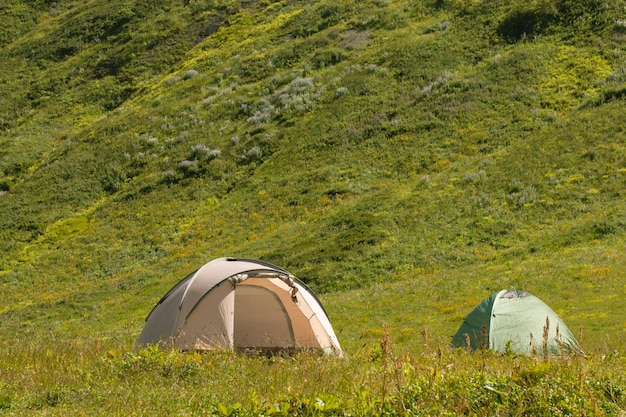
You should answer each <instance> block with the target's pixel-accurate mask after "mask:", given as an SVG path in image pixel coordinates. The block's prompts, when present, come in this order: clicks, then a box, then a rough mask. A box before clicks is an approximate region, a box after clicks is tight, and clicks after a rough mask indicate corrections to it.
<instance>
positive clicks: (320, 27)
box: [0, 0, 626, 415]
mask: <svg viewBox="0 0 626 417" xmlns="http://www.w3.org/2000/svg"><path fill="white" fill-rule="evenodd" d="M0 19H1V23H2V26H3V28H5V29H3V33H2V34H1V35H0V213H1V215H0V290H1V291H2V294H3V299H4V302H3V303H1V304H0V317H2V323H3V325H2V327H1V328H0V340H1V341H2V343H1V344H0V346H2V347H1V349H2V356H1V359H0V363H4V364H5V365H6V368H7V369H11V367H12V366H15V363H17V364H19V366H23V365H24V364H25V363H27V362H28V360H29V359H30V358H31V357H32V358H38V359H36V360H40V361H42V362H45V360H43V359H41V356H42V355H46V354H47V353H46V352H50V351H48V350H46V349H49V348H48V347H46V346H48V345H47V342H48V341H49V340H54V341H57V342H58V343H57V344H58V345H59V346H61V347H62V346H67V345H68V344H69V345H72V344H78V345H79V347H76V348H73V349H69V353H68V354H67V355H69V356H70V358H76V357H78V356H81V355H83V354H85V352H88V354H89V355H93V356H89V357H95V358H96V359H95V361H96V362H97V363H100V364H101V363H102V362H103V361H104V362H106V363H109V362H108V359H106V358H107V357H108V355H109V354H108V353H107V352H108V351H110V352H111V355H114V356H115V355H117V356H115V357H116V358H117V357H119V356H120V355H121V356H123V357H126V356H124V355H132V354H133V353H132V340H134V337H135V336H136V335H137V333H138V332H139V331H140V330H141V327H142V324H143V319H144V318H145V316H146V314H147V313H148V312H149V311H150V309H151V308H152V306H153V305H154V303H155V302H156V301H158V299H159V298H160V297H161V295H162V294H163V293H164V292H165V291H167V289H169V288H170V287H171V286H172V285H173V284H174V283H175V282H177V281H178V280H179V279H180V278H182V277H183V276H185V275H186V274H187V273H189V272H190V271H192V270H194V269H196V268H198V267H199V266H201V265H202V264H204V263H205V262H208V261H209V260H211V259H214V258H217V257H221V256H242V257H248V258H258V259H263V260H265V261H269V262H272V263H275V264H276V265H279V266H281V267H283V268H286V269H288V270H289V271H291V272H292V273H293V274H295V275H296V276H298V277H299V278H301V279H303V280H304V281H306V282H307V283H308V284H309V285H310V286H311V287H312V288H313V289H314V290H315V291H316V292H317V293H318V295H319V296H320V298H321V299H322V301H323V302H324V305H325V307H326V309H327V310H328V312H329V315H330V316H331V321H332V322H333V324H334V326H335V330H336V331H337V333H338V336H339V340H340V342H341V343H342V345H343V346H344V347H345V349H346V351H347V352H348V355H353V356H356V357H359V358H361V359H363V358H367V357H369V356H368V355H369V353H368V352H369V349H372V346H375V347H376V346H379V342H380V340H381V337H383V338H384V337H388V338H389V340H391V341H392V342H393V344H394V346H397V348H398V349H399V350H402V351H403V352H406V353H407V355H418V356H419V355H422V354H423V355H425V356H426V357H430V356H429V355H431V354H435V352H434V351H437V350H439V351H441V349H444V350H445V349H447V348H446V347H445V346H446V344H447V341H448V340H449V337H450V336H451V335H452V334H453V333H454V332H455V331H456V329H457V328H458V326H459V325H460V324H461V322H462V319H463V317H464V315H465V314H467V313H468V312H469V311H470V310H471V309H472V308H473V306H474V305H476V304H477V303H478V302H480V301H481V300H482V299H483V298H485V297H487V296H488V295H489V294H491V293H493V292H495V291H497V290H499V289H502V288H518V289H524V290H526V291H529V292H531V293H533V294H535V295H537V296H539V297H540V298H542V299H543V300H544V301H546V302H547V303H548V304H549V305H550V306H551V307H553V309H554V310H555V311H556V312H557V313H558V314H560V315H561V316H562V318H563V319H564V321H565V322H566V323H567V324H568V326H569V327H570V328H571V329H572V330H574V333H576V334H577V335H579V336H580V338H581V340H580V342H581V344H582V345H583V347H584V349H585V351H586V352H588V353H589V354H591V355H598V356H599V357H602V358H604V357H606V355H607V354H609V353H610V352H614V351H620V350H621V348H622V346H623V343H624V339H625V330H626V327H625V326H626V315H624V314H623V313H622V310H623V308H622V304H623V303H622V299H623V297H624V295H625V293H626V288H625V287H624V277H625V276H626V262H625V261H624V258H623V254H624V253H625V250H626V198H625V190H626V132H625V131H624V127H623V114H624V108H625V106H624V97H625V92H626V55H625V52H624V42H625V40H626V23H625V22H626V11H625V10H624V8H623V4H621V2H619V1H611V2H600V1H591V2H590V1H580V0H538V1H533V2H530V3H529V2H523V1H514V2H504V1H489V2H479V1H473V0H443V1H442V0H433V1H422V2H408V1H403V0H398V1H377V0H376V1H375V0H371V1H370V0H365V1H351V0H345V1H344V0H341V1H332V2H331V1H325V0H318V1H316V2H300V1H265V0H261V1H256V2H251V1H235V0H233V1H231V0H212V1H174V0H154V1H150V2H143V1H133V0H115V1H111V2H106V4H104V3H102V2H96V1H83V2H72V1H58V2H51V1H43V0H40V1H25V0H24V1H21V0H10V1H7V2H4V3H3V5H2V6H0ZM385 329H386V330H385ZM386 332H387V333H386ZM424 332H426V333H427V334H429V335H431V337H432V338H433V340H434V341H435V342H432V343H431V344H430V345H429V347H430V350H424V343H423V339H422V338H423V334H424ZM385 335H387V336H385ZM84 343H87V346H91V345H92V344H94V343H95V344H96V345H97V347H96V348H93V350H92V347H89V348H84V346H85V345H84ZM15 346H28V350H27V351H28V352H32V354H25V355H26V356H24V357H23V358H24V359H19V358H18V359H16V362H15V363H14V364H13V365H11V363H10V362H7V361H9V358H11V357H13V356H15V355H14V354H13V353H12V352H14V351H15V349H16V347H15ZM51 349H52V351H51V352H52V353H50V355H52V357H57V358H60V359H59V361H58V362H59V363H67V362H65V359H63V358H65V357H66V356H65V354H63V353H61V352H58V351H56V350H55V349H56V348H54V347H53V348H51ZM60 349H62V348H60ZM85 349H86V350H85ZM81 352H82V353H81ZM422 352H423V353H422ZM153 354H154V355H156V353H153ZM448 354H451V353H450V352H446V353H445V355H448ZM28 355H31V356H28ZM401 356H402V355H400V357H401ZM383 357H386V356H385V355H383ZM612 357H613V356H611V358H612ZM155 360H156V361H157V362H158V363H159V365H158V366H157V368H158V369H161V368H160V366H161V365H163V363H162V362H159V361H162V360H164V359H163V358H157V359H155ZM172 360H174V359H172ZM176 360H180V361H183V362H184V363H183V364H182V365H181V366H195V365H189V362H188V361H190V360H191V359H189V358H186V359H181V358H178V359H176ZM205 360H213V359H207V358H204V359H202V360H200V362H202V361H205ZM233 360H234V361H235V364H234V365H233V367H234V368H237V367H238V366H243V365H241V363H239V362H237V361H239V360H240V359H233ZM450 360H451V361H453V362H454V361H464V360H467V361H469V362H471V361H473V360H478V361H479V362H480V359H478V358H473V359H471V358H465V359H464V358H460V359H459V358H456V357H455V358H454V359H450ZM603 360H604V359H603ZM70 361H72V359H70ZM122 362H123V360H122ZM361 362H367V359H365V360H364V361H357V363H361ZM77 363H79V364H80V363H82V362H81V361H78V360H77ZM177 363H178V362H177ZM194 363H195V362H194ZM406 363H407V362H405V364H406ZM524 363H525V362H524ZM525 364H526V363H525ZM204 365H206V364H204ZM204 365H203V366H204ZM379 365H380V363H379ZM474 365H476V364H469V365H468V366H469V367H472V366H474ZM596 365H597V366H598V367H601V366H604V365H603V364H601V363H600V361H597V362H596V361H594V362H593V365H590V366H591V367H592V368H593V369H594V372H596V368H595V367H596ZM42 366H44V365H42ZM46 366H47V365H46ZM51 366H52V367H53V368H46V369H45V370H44V371H43V373H44V374H45V375H48V376H49V377H50V378H52V376H50V375H53V374H55V373H56V372H57V370H56V369H55V368H54V365H51ZM59 366H64V365H59ZM78 366H82V368H80V369H82V371H77V372H79V373H80V372H87V373H89V372H92V373H95V372H104V373H105V374H106V377H105V380H106V381H113V380H114V378H115V376H114V374H115V375H117V373H118V371H119V367H124V366H126V365H124V363H121V362H116V363H115V364H114V365H113V368H112V369H113V370H112V371H111V368H109V367H108V366H109V365H103V366H105V368H106V370H105V368H102V367H96V368H91V366H97V365H87V364H84V365H78ZM207 366H208V365H207ZM255 366H256V365H255ZM259 366H260V365H259ZM333 366H335V365H333ZM337 366H339V368H341V367H342V366H344V365H337ZM346 366H355V365H346ZM364 366H365V365H364ZM385 366H387V365H385ZM425 366H426V365H425ZM442 366H445V365H442ZM476 366H478V365H476ZM494 366H496V365H494ZM524 366H526V365H524ZM528 366H531V365H528ZM559 366H560V365H559ZM580 366H583V365H580ZM613 366H615V367H616V369H624V368H623V365H622V364H621V362H619V361H617V360H616V362H614V364H613ZM355 367H356V368H358V370H357V372H366V373H367V372H370V370H368V368H359V367H358V366H355ZM556 367H557V368H558V366H556ZM0 369H1V368H0ZM158 369H157V371H155V372H160V371H158ZM497 369H498V371H497V372H501V370H499V369H500V368H497ZM377 371H380V369H377ZM0 372H2V371H0ZM107 372H112V373H111V374H109V373H107ZM234 372H236V371H234ZM259 372H261V373H262V372H264V371H259ZM335 372H339V373H345V372H348V371H346V369H343V368H342V369H340V370H337V369H335V370H333V371H332V372H331V371H329V373H331V374H332V375H335ZM350 372H352V371H350ZM371 372H374V371H371ZM502 372H504V371H502ZM558 372H561V371H558ZM584 373H585V372H582V371H581V372H579V373H578V374H577V375H578V376H580V375H582V374H584ZM540 374H541V375H543V371H541V372H540ZM7 375H13V374H12V373H11V372H8V371H7V372H2V373H0V388H2V390H3V391H4V390H5V389H7V390H10V391H11V390H12V391H11V392H13V394H10V395H8V396H7V397H6V398H7V399H8V400H7V401H5V403H6V404H7V406H6V407H4V406H3V405H2V404H4V403H3V402H2V401H3V400H2V398H1V397H0V410H2V409H4V408H6V409H7V410H9V412H13V411H12V410H15V409H16V407H18V408H17V411H15V413H16V414H20V411H24V408H19V407H26V406H24V404H31V405H32V402H33V401H35V402H36V401H38V400H37V399H33V398H31V397H29V395H31V394H27V393H28V392H29V391H30V389H31V388H32V386H29V384H28V383H26V382H24V383H22V382H16V383H15V384H14V385H7V384H9V382H8V381H10V380H9V379H8V377H7ZM149 375H150V374H149ZM149 375H148V376H145V375H143V376H141V377H142V378H143V377H147V378H150V376H149ZM546 375H550V376H551V377H553V376H554V375H555V374H553V373H551V372H547V371H546ZM568 375H569V374H568ZM603 375H605V374H603ZM616 375H617V374H616ZM570 376H571V377H572V378H573V379H572V381H573V380H575V379H576V377H578V376H576V375H574V374H571V375H570ZM613 376H614V375H608V376H606V379H608V380H611V381H612V382H611V384H617V385H619V384H622V381H617V380H615V379H611V378H612V377H613ZM109 378H111V379H109ZM336 378H340V377H338V376H337V377H336ZM459 378H461V376H459ZM603 378H604V377H603ZM80 381H81V382H80V383H78V386H80V387H81V388H72V389H85V388H84V387H83V386H82V384H83V383H84V382H85V381H84V380H83V379H82V378H81V379H80ZM131 381H133V379H132V378H131ZM412 381H413V382H416V380H412ZM48 382H49V381H48ZM171 382H172V381H170V380H167V381H165V382H163V383H164V384H169V383H171ZM138 383H139V382H138ZM285 383H288V382H285ZM337 383H338V382H337ZM416 383H417V382H416ZM38 384H46V380H45V377H43V378H42V379H41V380H40V381H37V382H35V385H38ZM71 384H72V383H70V385H71ZM111 384H113V382H111ZM331 385H332V384H331ZM617 385H616V386H617ZM316 386H317V385H316ZM407 386H410V384H408V385H407ZM416 386H419V384H417V385H416ZM5 387H8V388H5ZM622 387H623V385H622ZM101 388H103V387H101ZM283 388H284V387H283ZM353 388H354V387H350V386H347V387H346V386H344V387H343V388H342V389H343V390H344V391H341V392H351V391H353ZM68 389H69V388H68ZM381 389H382V391H377V392H376V395H375V396H376V398H378V399H380V398H382V399H383V400H382V403H384V402H385V401H384V397H385V393H384V390H385V389H386V388H381ZM580 389H581V390H582V387H581V388H580ZM105 391H106V390H105ZM157 391H160V389H156V390H154V391H152V392H153V393H154V395H155V396H158V395H159V394H156V392H157ZM51 392H52V391H51ZM246 392H248V391H246ZM381 392H382V394H381ZM590 392H591V391H590ZM402 393H404V391H402V392H401V393H400V394H399V395H401V396H402V395H404V394H402ZM52 394H53V397H54V392H52ZM57 394H58V393H57ZM111 395H112V396H115V395H117V394H115V393H111ZM228 395H230V394H228ZM228 395H226V396H225V397H220V398H216V399H215V398H214V399H213V400H214V401H213V400H207V401H209V402H211V401H212V402H213V403H214V404H216V403H218V402H223V403H225V404H227V403H229V397H228ZM263 395H267V397H263V398H262V399H261V400H260V401H261V402H263V401H266V400H267V401H270V400H269V399H267V398H272V395H273V394H272V393H265V394H263ZM303 395H304V394H303ZM307 395H308V394H307ZM407 395H408V394H407ZM287 397H288V396H284V395H281V396H280V398H287ZM306 398H308V397H306ZM402 398H404V397H402ZM433 398H434V394H433ZM20 399H22V400H23V401H22V400H20ZM53 399H54V398H53ZM31 400H32V401H31ZM20 401H22V402H20ZM29 401H30V403H29ZM550 401H552V400H550ZM550 401H547V404H548V405H550V404H552V403H551V402H550ZM620 401H621V402H619V401H616V400H615V401H614V400H609V402H610V403H611V404H613V405H615V404H618V405H617V407H618V408H620V407H621V408H622V409H624V408H626V407H624V403H623V398H622V399H621V400H620ZM54 402H55V401H52V403H54ZM11 404H12V405H11ZM16 404H18V405H16ZM456 404H457V405H458V403H456ZM49 405H50V404H48V403H47V402H46V401H43V406H42V407H43V410H48V411H50V410H49V408H48V406H49ZM117 405H118V406H120V404H117ZM231 405H232V404H231ZM344 406H345V407H347V409H352V410H353V411H354V410H357V408H350V407H351V406H350V405H349V404H347V403H343V405H342V407H344ZM85 407H87V408H94V409H98V407H97V406H96V405H94V404H93V403H90V404H85ZM246 407H247V408H246V409H247V410H256V411H259V410H261V409H262V408H263V407H257V408H255V406H254V405H251V404H248V405H247V406H246ZM354 407H356V406H354ZM477 407H478V406H477ZM26 408H27V407H26ZM35 408H36V407H35ZM341 409H342V410H345V409H346V408H341ZM444 409H445V410H448V411H449V410H451V408H446V407H444ZM477 409H480V407H478V408H477ZM372 410H374V411H375V410H378V411H380V409H378V408H376V407H374V408H372V409H371V410H370V411H372ZM397 410H399V409H397ZM397 410H396V411H397ZM231 411H232V410H231ZM318 411H319V410H318ZM43 412H44V411H42V413H43ZM355 412H356V411H355ZM492 412H493V410H492ZM207 413H208V411H207ZM433 413H434V412H433ZM433 413H431V415H432V414H433ZM137 414H140V413H139V412H137ZM357 414H358V413H357Z"/></svg>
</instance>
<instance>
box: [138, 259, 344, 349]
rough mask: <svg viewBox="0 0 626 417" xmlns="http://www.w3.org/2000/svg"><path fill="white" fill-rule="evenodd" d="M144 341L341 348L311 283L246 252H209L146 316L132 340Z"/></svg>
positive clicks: (226, 346)
mask: <svg viewBox="0 0 626 417" xmlns="http://www.w3.org/2000/svg"><path fill="white" fill-rule="evenodd" d="M151 344H159V345H165V346H170V347H173V348H177V349H181V350H209V349H231V350H235V351H243V352H257V353H277V352H280V353H287V352H293V351H297V350H308V349H315V350H322V351H324V352H326V353H332V354H336V355H338V356H343V352H342V350H341V347H340V346H339V342H338V340H337V337H336V336H335V333H334V330H333V328H332V326H331V324H330V321H329V319H328V316H327V314H326V312H325V310H324V308H323V307H322V304H321V303H320V301H319V300H318V299H317V297H316V296H315V294H314V293H313V292H312V291H311V289H309V288H308V287H307V286H306V285H305V284H304V283H303V282H302V281H300V280H299V279H298V278H296V277H294V276H293V275H291V274H290V273H289V272H287V271H286V270H284V269H282V268H279V267H277V266H275V265H272V264H269V263H267V262H262V261H258V260H252V259H234V258H219V259H215V260H213V261H211V262H209V263H207V264H205V265H204V266H202V267H201V268H200V269H198V270H197V271H195V272H193V273H191V274H190V275H188V276H187V277H185V278H184V279H183V280H182V281H180V282H179V283H178V284H176V285H175V286H174V287H173V288H172V289H171V290H169V291H168V292H167V293H166V294H165V295H164V296H163V298H161V300H160V301H159V302H158V303H157V305H156V306H155V307H154V308H153V309H152V311H151V312H150V314H149V315H148V317H147V318H146V323H145V326H144V329H143V331H142V332H141V334H140V336H139V340H138V345H139V347H145V346H147V345H151Z"/></svg>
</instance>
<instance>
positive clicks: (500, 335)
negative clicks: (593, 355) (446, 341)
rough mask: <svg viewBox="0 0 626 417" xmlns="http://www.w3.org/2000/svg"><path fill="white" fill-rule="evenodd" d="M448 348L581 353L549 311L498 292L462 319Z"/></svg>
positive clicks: (524, 297) (521, 294) (523, 296)
mask: <svg viewBox="0 0 626 417" xmlns="http://www.w3.org/2000/svg"><path fill="white" fill-rule="evenodd" d="M452 346H453V347H466V348H467V347H469V348H470V349H472V350H476V349H483V348H484V349H491V350H494V351H496V352H501V353H504V352H507V351H511V352H514V353H523V354H528V355H532V354H538V355H544V356H546V355H551V356H560V355H563V354H571V353H580V354H582V353H583V352H582V349H581V348H580V345H579V344H578V342H577V341H576V338H575V337H574V336H573V335H572V333H571V332H570V331H569V329H568V328H567V326H566V325H565V323H563V321H562V320H561V319H560V318H559V316H558V315H557V314H556V313H555V312H554V311H552V309H551V308H550V307H548V306H547V305H546V304H545V303H544V302H543V301H541V300H540V299H539V298H537V297H535V296H534V295H532V294H529V293H527V292H525V291H518V290H502V291H500V292H497V293H494V294H492V295H491V296H489V297H487V298H486V299H485V300H483V301H482V302H481V303H480V304H479V305H478V306H477V307H476V308H475V309H474V310H473V311H472V312H471V313H470V314H469V315H468V316H467V317H466V318H465V321H464V322H463V324H462V325H461V327H460V328H459V330H458V331H457V332H456V334H455V335H454V337H453V338H452Z"/></svg>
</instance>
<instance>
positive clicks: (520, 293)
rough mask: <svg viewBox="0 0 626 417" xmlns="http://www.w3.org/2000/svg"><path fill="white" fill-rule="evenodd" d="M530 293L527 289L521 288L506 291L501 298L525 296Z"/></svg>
mask: <svg viewBox="0 0 626 417" xmlns="http://www.w3.org/2000/svg"><path fill="white" fill-rule="evenodd" d="M529 295H530V294H529V293H527V292H526V291H520V290H509V291H506V292H505V293H503V294H502V295H501V296H500V298H523V297H528V296H529Z"/></svg>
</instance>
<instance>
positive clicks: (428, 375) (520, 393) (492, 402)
mask: <svg viewBox="0 0 626 417" xmlns="http://www.w3.org/2000/svg"><path fill="white" fill-rule="evenodd" d="M0 370H1V374H0V387H1V388H2V391H1V392H2V394H1V395H0V409H1V410H2V413H3V415H20V416H26V415H53V416H54V415H67V414H68V413H69V414H71V415H108V416H114V415H115V416H118V415H119V416H122V415H124V416H128V415H181V416H182V415H194V416H201V415H207V416H208V415H211V416H259V415H278V416H281V415H282V416H293V415H300V416H348V415H362V416H368V415H369V416H379V415H389V416H410V415H424V416H426V415H429V416H444V415H536V416H541V415H545V416H553V415H589V416H601V415H618V414H619V413H621V412H624V411H625V410H626V391H625V390H626V377H625V376H624V375H626V373H625V371H626V363H625V362H624V359H623V357H622V356H621V355H619V353H618V352H614V353H612V354H605V355H594V354H592V355H589V356H587V357H582V356H572V357H565V358H558V359H557V358H545V359H542V358H536V357H534V358H533V357H527V356H516V355H512V354H508V355H499V354H494V353H491V352H489V351H481V352H478V353H475V354H472V353H470V352H469V351H465V350H463V349H456V350H452V349H451V348H449V347H448V346H447V345H444V344H441V343H440V341H438V340H436V339H433V338H431V337H429V336H428V334H427V332H424V334H423V338H422V343H421V344H420V346H419V347H416V348H413V349H410V350H407V349H403V348H399V347H398V346H396V345H395V344H394V342H393V341H392V338H391V337H390V334H389V332H388V331H387V330H386V329H383V335H382V336H381V337H380V338H379V339H378V340H377V341H376V343H371V344H367V345H366V346H363V347H361V348H360V349H358V350H355V351H354V352H352V353H351V354H350V356H349V358H347V359H338V358H335V357H330V356H320V355H319V354H313V353H303V354H299V355H296V356H293V357H269V358H267V357H249V356H246V355H243V354H236V353H232V352H204V353H198V352H187V353H183V352H177V351H163V350H159V349H156V348H153V347H149V348H147V349H144V350H140V351H135V350H133V349H132V345H131V343H130V342H129V341H120V340H102V341H100V340H92V341H88V342H82V343H67V342H64V341H62V340H57V339H55V338H54V337H52V338H51V339H49V340H48V343H41V342H39V343H33V341H32V340H28V339H27V338H24V339H21V340H20V341H19V343H11V344H7V343H4V344H3V345H2V347H1V350H0Z"/></svg>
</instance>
